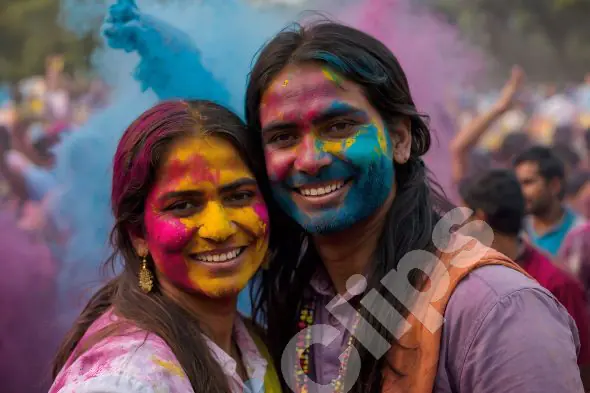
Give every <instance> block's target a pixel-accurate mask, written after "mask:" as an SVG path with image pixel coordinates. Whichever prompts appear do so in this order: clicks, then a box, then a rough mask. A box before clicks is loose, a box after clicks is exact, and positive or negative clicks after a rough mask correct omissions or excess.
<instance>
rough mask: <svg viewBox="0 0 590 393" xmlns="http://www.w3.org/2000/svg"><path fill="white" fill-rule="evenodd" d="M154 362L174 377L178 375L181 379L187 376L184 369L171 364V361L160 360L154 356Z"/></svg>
mask: <svg viewBox="0 0 590 393" xmlns="http://www.w3.org/2000/svg"><path fill="white" fill-rule="evenodd" d="M152 362H153V363H154V364H156V365H157V366H160V367H162V368H163V369H165V370H166V371H168V372H169V373H170V374H172V375H176V376H178V377H181V378H182V377H184V376H185V374H184V371H183V370H182V368H181V367H180V366H179V365H178V364H176V363H174V362H171V361H169V360H163V359H160V358H158V357H157V356H152Z"/></svg>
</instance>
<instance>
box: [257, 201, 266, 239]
mask: <svg viewBox="0 0 590 393" xmlns="http://www.w3.org/2000/svg"><path fill="white" fill-rule="evenodd" d="M254 212H255V213H256V215H257V216H258V217H260V220H261V221H262V222H263V223H265V224H266V225H267V228H266V230H267V232H268V222H269V221H268V209H267V208H266V205H265V204H264V202H258V203H256V204H255V205H254Z"/></svg>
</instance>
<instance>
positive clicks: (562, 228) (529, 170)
mask: <svg viewBox="0 0 590 393" xmlns="http://www.w3.org/2000/svg"><path fill="white" fill-rule="evenodd" d="M514 170H515V171H516V176H517V177H518V180H519V182H520V185H521V187H522V191H523V194H524V197H525V201H526V210H527V213H528V214H529V215H528V217H527V218H526V220H525V228H524V229H525V231H526V233H527V235H528V237H529V238H530V240H531V242H532V243H533V244H534V245H535V246H537V247H538V248H540V249H541V250H544V251H546V252H548V253H549V254H550V255H552V256H555V255H557V253H558V251H559V248H560V246H561V243H562V242H563V239H564V238H565V236H566V235H567V233H568V232H569V231H570V230H571V229H572V228H574V227H575V226H576V225H579V224H580V223H581V222H583V220H582V219H581V218H580V217H578V216H576V215H575V214H574V213H573V212H572V211H571V210H570V209H568V208H567V207H565V206H564V204H563V197H564V192H565V188H564V187H565V186H564V184H565V169H564V165H563V163H562V162H561V161H560V160H559V158H557V156H556V155H555V154H554V153H553V152H552V150H551V149H550V148H547V147H542V146H534V147H531V148H529V149H528V150H525V151H524V152H522V153H521V154H520V155H518V156H517V157H516V158H515V160H514Z"/></svg>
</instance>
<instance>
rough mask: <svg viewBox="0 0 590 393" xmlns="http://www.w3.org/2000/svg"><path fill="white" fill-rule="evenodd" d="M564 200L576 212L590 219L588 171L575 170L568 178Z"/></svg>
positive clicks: (589, 176) (589, 177)
mask: <svg viewBox="0 0 590 393" xmlns="http://www.w3.org/2000/svg"><path fill="white" fill-rule="evenodd" d="M565 201H566V202H567V204H568V206H570V207H571V208H572V210H574V211H575V212H576V213H577V214H579V215H581V216H584V218H585V219H590V172H589V171H577V172H574V173H573V174H572V175H571V176H570V177H569V178H568V179H567V183H566V188H565Z"/></svg>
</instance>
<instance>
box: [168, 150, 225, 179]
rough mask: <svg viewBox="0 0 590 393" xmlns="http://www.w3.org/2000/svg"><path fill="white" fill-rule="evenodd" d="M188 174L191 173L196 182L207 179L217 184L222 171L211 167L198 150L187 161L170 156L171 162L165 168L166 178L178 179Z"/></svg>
mask: <svg viewBox="0 0 590 393" xmlns="http://www.w3.org/2000/svg"><path fill="white" fill-rule="evenodd" d="M186 175H190V177H191V180H193V181H195V182H202V181H206V182H211V183H213V184H217V183H219V177H220V175H221V171H220V170H219V168H217V169H211V168H210V166H209V163H208V162H207V160H205V158H203V157H202V156H200V155H199V154H196V152H195V154H193V155H192V156H191V157H190V158H189V159H188V160H186V161H181V160H178V159H175V158H174V157H170V162H169V163H168V164H167V165H166V170H165V176H166V178H171V179H178V178H179V177H184V176H186Z"/></svg>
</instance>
